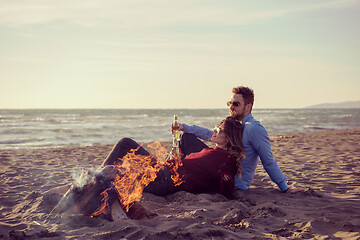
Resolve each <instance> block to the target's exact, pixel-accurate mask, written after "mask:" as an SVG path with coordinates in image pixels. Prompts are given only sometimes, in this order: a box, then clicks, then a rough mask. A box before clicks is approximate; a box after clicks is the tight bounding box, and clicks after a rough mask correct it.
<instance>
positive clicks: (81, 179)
mask: <svg viewBox="0 0 360 240" xmlns="http://www.w3.org/2000/svg"><path fill="white" fill-rule="evenodd" d="M97 174H99V171H98V170H95V168H94V167H91V168H89V169H82V170H81V171H74V172H72V173H71V178H72V184H73V185H74V186H75V187H78V188H82V187H84V186H85V185H86V184H88V183H89V182H92V181H94V179H95V176H96V175H97Z"/></svg>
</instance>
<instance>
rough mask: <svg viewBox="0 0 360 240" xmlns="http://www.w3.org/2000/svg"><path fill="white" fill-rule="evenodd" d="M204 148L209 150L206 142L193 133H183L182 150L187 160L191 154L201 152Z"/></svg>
mask: <svg viewBox="0 0 360 240" xmlns="http://www.w3.org/2000/svg"><path fill="white" fill-rule="evenodd" d="M204 148H209V147H208V146H207V145H206V144H205V143H204V142H202V141H201V140H200V139H199V138H197V137H196V136H195V135H194V134H192V133H183V135H182V136H181V140H180V150H181V152H182V153H183V158H185V157H186V156H187V155H189V154H190V153H195V152H200V151H201V150H203V149H204Z"/></svg>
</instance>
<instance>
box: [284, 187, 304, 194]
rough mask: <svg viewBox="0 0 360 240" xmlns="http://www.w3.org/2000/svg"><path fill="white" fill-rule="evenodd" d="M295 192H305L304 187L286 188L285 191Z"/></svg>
mask: <svg viewBox="0 0 360 240" xmlns="http://www.w3.org/2000/svg"><path fill="white" fill-rule="evenodd" d="M297 192H305V188H302V187H299V188H288V189H287V190H286V191H285V193H290V194H291V193H297Z"/></svg>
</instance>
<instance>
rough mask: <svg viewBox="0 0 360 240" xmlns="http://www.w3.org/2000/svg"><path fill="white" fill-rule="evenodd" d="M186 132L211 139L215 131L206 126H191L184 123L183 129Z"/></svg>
mask: <svg viewBox="0 0 360 240" xmlns="http://www.w3.org/2000/svg"><path fill="white" fill-rule="evenodd" d="M181 130H183V131H184V132H186V133H192V134H194V135H195V136H196V137H198V138H200V139H202V140H205V141H210V139H211V136H212V135H213V131H212V130H210V129H207V128H204V127H199V126H196V125H192V126H189V125H187V124H183V127H182V129H181Z"/></svg>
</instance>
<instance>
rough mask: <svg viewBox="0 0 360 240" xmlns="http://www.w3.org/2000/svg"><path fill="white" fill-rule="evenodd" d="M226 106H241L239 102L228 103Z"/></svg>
mask: <svg viewBox="0 0 360 240" xmlns="http://www.w3.org/2000/svg"><path fill="white" fill-rule="evenodd" d="M226 104H227V105H228V107H230V106H231V105H233V106H234V107H238V106H240V102H237V101H235V102H232V101H228V102H227V103H226Z"/></svg>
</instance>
